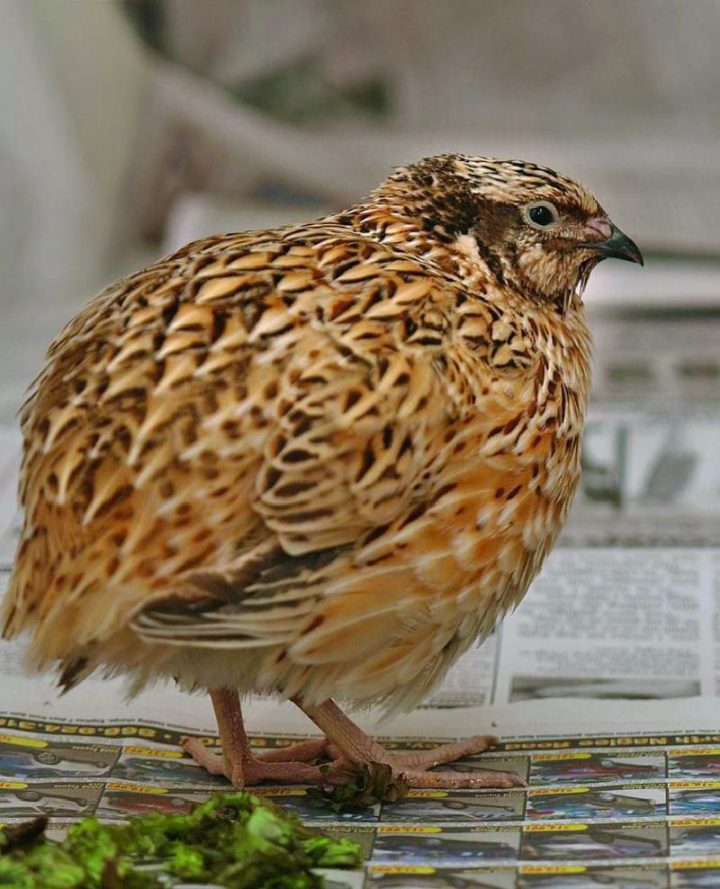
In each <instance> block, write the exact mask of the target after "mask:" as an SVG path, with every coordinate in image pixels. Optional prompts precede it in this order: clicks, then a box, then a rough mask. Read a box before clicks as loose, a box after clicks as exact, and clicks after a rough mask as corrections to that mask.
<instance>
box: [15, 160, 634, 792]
mask: <svg viewBox="0 0 720 889" xmlns="http://www.w3.org/2000/svg"><path fill="white" fill-rule="evenodd" d="M605 257H618V258H620V259H626V260H630V261H632V262H639V263H641V262H642V256H641V253H640V251H639V250H638V248H637V246H636V245H635V244H634V243H633V242H632V241H631V240H630V239H629V238H628V237H627V236H626V235H624V234H623V233H622V232H621V231H620V230H619V229H618V228H616V226H615V225H614V224H613V223H612V222H611V221H610V220H609V218H608V217H607V215H606V213H605V211H604V210H603V209H602V207H601V206H600V205H599V204H598V202H597V201H596V200H595V198H594V197H593V196H592V195H591V194H590V193H589V192H588V191H586V190H585V189H584V188H583V187H582V186H581V185H579V184H578V183H577V182H575V181H573V180H572V179H569V178H566V177H564V176H561V175H559V174H557V173H556V172H554V171H553V170H550V169H547V168H545V167H541V166H538V165H536V164H532V163H525V162H521V161H508V160H495V159H490V158H482V157H468V156H464V155H442V156H437V157H430V158H426V159H424V160H421V161H419V162H417V163H414V164H411V165H410V166H407V167H404V168H400V169H398V170H397V171H396V172H394V173H393V174H392V175H391V176H390V177H389V178H388V179H387V181H386V182H385V183H384V184H383V185H381V186H380V187H379V188H378V189H377V190H376V191H374V192H373V193H372V194H371V195H370V197H369V198H368V199H366V200H364V201H362V202H360V203H358V204H356V205H355V206H353V207H351V208H350V209H348V210H346V211H344V212H341V213H337V214H335V215H332V216H328V217H326V218H323V219H319V220H316V221H313V222H308V223H307V224H304V225H296V226H292V227H286V228H279V229H274V230H267V231H256V232H243V233H233V234H226V235H218V236H215V237H210V238H206V239H204V240H200V241H195V242H194V243H191V244H188V245H187V246H186V247H183V248H182V249H181V250H179V251H178V252H176V253H174V254H173V255H172V256H169V257H167V258H165V259H162V260H160V261H159V262H157V263H155V264H154V265H151V266H150V267H148V268H146V269H144V270H143V271H140V272H138V273H137V274H134V275H131V276H130V277H127V278H124V279H123V280H121V281H119V282H118V283H116V284H114V285H113V286H111V287H110V288H108V289H107V290H105V291H104V292H102V293H101V294H100V295H99V296H97V297H96V298H95V299H94V300H93V301H92V302H91V303H90V304H89V305H88V306H87V307H86V308H85V309H84V310H83V311H81V312H80V314H79V315H78V316H77V317H76V318H75V319H74V320H73V321H71V322H70V323H69V324H68V325H67V326H66V327H65V329H64V330H63V331H62V332H61V333H60V335H59V336H58V338H57V339H56V340H55V342H54V343H53V344H52V346H51V347H50V349H49V351H48V354H47V359H46V362H45V366H44V369H43V370H42V372H41V373H40V375H39V376H38V378H37V380H36V381H35V383H34V385H33V387H32V389H31V392H30V394H29V397H28V399H27V401H26V403H25V405H24V406H23V408H22V412H21V421H22V431H23V436H24V458H23V464H22V473H21V483H20V498H21V504H22V507H23V511H24V527H23V530H22V534H21V540H20V543H19V548H18V553H17V561H16V564H15V569H14V572H13V574H12V578H11V581H10V586H9V590H8V594H7V598H6V602H5V606H4V633H5V636H6V637H8V638H12V637H14V636H16V635H18V634H20V633H22V632H23V631H29V632H30V633H31V635H32V638H31V640H30V645H29V653H30V660H31V662H32V665H33V666H34V667H35V668H37V669H43V668H47V667H49V666H52V665H55V666H57V667H58V669H59V672H60V682H61V685H62V686H63V687H64V688H70V687H72V686H74V685H75V684H77V683H78V682H80V681H81V680H82V679H83V678H84V677H85V676H87V675H88V674H89V673H90V672H92V671H93V670H94V669H95V668H96V667H104V669H105V670H106V671H107V673H108V674H116V673H122V674H124V675H126V676H128V677H129V681H130V684H131V690H137V689H140V688H142V687H143V686H144V685H146V684H147V683H148V682H150V681H152V680H153V679H155V678H156V677H175V678H176V680H177V681H178V682H179V683H180V685H181V687H183V688H187V689H189V690H192V689H207V690H208V691H209V693H210V695H211V698H212V702H213V705H214V709H215V713H216V716H217V721H218V727H219V731H220V738H221V743H222V751H223V752H222V756H217V755H215V754H214V753H212V752H210V750H208V749H206V748H204V747H202V746H201V745H200V744H199V743H198V742H196V741H195V742H192V741H191V742H188V744H187V748H188V750H189V752H190V753H191V754H192V755H193V756H194V757H195V758H196V759H197V760H198V761H199V762H200V763H202V764H203V765H205V766H206V767H207V768H208V769H210V770H211V771H213V772H216V773H223V774H225V775H227V776H228V777H229V778H230V780H232V781H233V783H234V784H235V785H236V786H244V785H246V784H252V783H257V782H259V781H262V780H270V781H276V782H277V781H288V782H291V781H301V782H313V781H320V780H322V781H327V780H333V776H334V777H335V779H336V780H340V778H339V776H340V775H341V774H344V773H346V770H347V769H348V768H349V767H350V766H357V767H361V766H362V764H367V763H372V762H379V763H383V764H385V766H389V767H390V768H391V770H392V773H393V774H394V775H400V774H402V775H403V776H404V778H405V780H406V782H407V783H408V784H409V785H410V786H413V787H479V786H499V787H507V786H511V785H512V784H514V783H519V779H518V778H516V777H515V776H512V775H509V774H507V773H502V772H478V771H475V772H468V773H463V772H458V771H452V772H451V771H446V772H442V771H440V772H437V771H429V770H430V769H431V768H432V767H434V766H437V765H439V764H442V763H447V762H450V761H452V760H454V759H455V758H458V757H461V756H463V755H467V754H471V753H476V752H480V751H482V750H484V749H486V748H487V747H488V746H490V745H491V744H492V743H493V742H494V739H493V738H492V737H489V736H478V737H474V738H471V739H469V740H466V741H458V742H455V743H450V744H446V745H443V746H440V747H437V748H435V749H434V750H431V751H426V752H418V753H413V754H409V755H407V756H398V755H392V754H390V753H389V752H387V751H386V750H385V749H384V748H383V747H381V746H380V745H379V744H378V743H377V742H375V741H373V740H372V739H371V738H370V737H368V736H367V735H366V734H364V732H362V731H361V730H360V728H359V727H357V726H356V725H355V724H354V723H353V722H352V721H351V720H350V719H349V718H348V717H347V716H346V715H345V714H344V713H343V711H342V710H341V709H340V707H339V706H338V705H337V704H336V703H335V701H334V700H333V699H337V700H339V701H344V702H347V703H349V704H351V705H353V706H355V707H364V706H367V705H381V706H383V707H385V708H386V710H388V711H391V712H392V711H397V710H403V709H408V708H411V707H413V706H414V705H415V704H417V703H418V702H419V701H420V700H421V699H422V698H423V697H424V696H425V695H426V694H427V693H428V692H429V690H430V689H432V688H433V687H434V686H435V685H436V684H437V683H438V682H439V681H440V680H441V679H442V678H443V676H444V675H445V673H446V671H447V670H448V668H449V667H450V666H451V665H452V664H453V662H454V661H455V660H456V659H457V658H458V656H459V655H461V654H462V653H463V652H464V651H465V650H466V649H467V648H468V647H469V646H470V645H471V644H473V643H474V642H477V641H478V640H482V639H483V638H484V637H486V636H487V635H488V633H490V632H491V630H492V629H493V626H494V625H495V623H496V621H497V620H498V619H499V618H501V617H502V615H503V614H504V613H505V612H506V611H507V610H508V609H509V608H512V607H513V606H515V605H516V604H517V603H518V602H519V600H520V599H521V598H522V596H523V595H524V594H525V592H526V590H527V588H528V586H529V584H530V582H531V580H532V579H533V577H534V576H535V575H536V574H537V572H538V570H539V569H540V566H541V565H542V562H543V559H544V558H545V556H546V554H547V553H548V551H549V549H550V548H551V546H552V545H553V542H554V540H555V538H556V536H557V534H558V531H559V530H560V528H561V526H562V524H563V521H564V519H565V517H566V514H567V512H568V507H569V505H570V501H571V499H572V496H573V493H574V491H575V488H576V485H577V482H578V474H579V470H580V445H581V435H582V428H583V418H584V414H585V405H586V400H587V393H588V384H589V377H590V348H591V342H590V334H589V331H588V327H587V325H586V320H585V313H584V309H583V303H582V291H583V288H584V286H585V284H586V282H587V279H588V276H589V274H590V272H591V271H592V269H593V268H594V267H595V265H596V264H597V263H598V262H599V261H600V260H601V259H603V258H605ZM252 692H255V693H260V694H271V695H277V696H279V697H281V698H284V699H290V700H292V701H293V702H294V703H295V704H297V706H298V707H300V708H301V709H302V710H303V711H304V712H305V713H306V714H307V715H308V716H309V718H310V719H311V720H313V721H314V722H315V724H316V725H317V726H318V727H319V728H320V729H321V731H322V732H323V734H324V736H325V739H324V740H319V741H307V742H301V743H300V744H297V745H294V746H293V747H290V748H288V749H287V750H285V751H282V752H277V751H276V752H273V753H269V754H266V755H265V757H264V758H263V757H262V756H255V755H253V753H252V752H251V750H250V746H249V743H248V740H247V736H246V734H245V730H244V728H243V720H242V713H241V704H240V700H241V696H243V695H245V694H248V693H252ZM323 753H324V754H325V755H326V756H328V757H330V758H331V759H333V764H331V765H330V766H329V768H325V769H323V770H322V771H321V769H320V768H319V767H318V766H317V765H316V764H315V761H316V759H317V757H318V756H320V755H321V754H323ZM344 770H345V771H344Z"/></svg>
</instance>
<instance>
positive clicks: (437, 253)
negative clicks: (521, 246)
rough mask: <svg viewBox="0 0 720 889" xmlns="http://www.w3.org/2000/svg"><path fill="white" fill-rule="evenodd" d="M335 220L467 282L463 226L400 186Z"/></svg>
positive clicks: (467, 270)
mask: <svg viewBox="0 0 720 889" xmlns="http://www.w3.org/2000/svg"><path fill="white" fill-rule="evenodd" d="M332 221H334V222H338V223H340V224H341V225H343V226H347V227H348V228H351V229H352V230H353V231H355V232H357V233H358V234H361V235H364V236H366V237H369V238H372V240H374V241H379V242H380V243H381V244H383V245H385V246H386V247H389V248H391V249H393V250H396V251H397V252H398V253H404V254H407V255H408V256H410V257H412V258H413V259H414V260H416V261H417V262H419V263H420V264H421V265H424V266H426V267H429V268H432V269H433V270H434V271H438V272H441V273H442V274H444V275H447V276H449V277H451V278H453V279H456V280H457V281H458V282H460V283H462V284H464V285H465V286H467V285H468V283H469V282H468V273H469V272H470V271H471V268H470V266H469V264H468V262H467V257H466V256H465V254H464V251H463V250H462V249H460V248H459V247H458V242H459V239H461V238H462V237H463V234H462V231H463V230H462V228H461V227H459V226H458V225H457V224H456V223H449V222H447V221H444V220H443V218H442V215H441V214H440V213H437V214H434V213H433V211H432V208H430V207H427V206H426V207H420V206H418V204H417V203H415V202H414V201H413V200H411V199H410V198H409V196H408V194H407V193H406V192H405V191H404V190H403V189H401V188H397V189H394V190H393V189H390V188H388V187H387V185H386V186H385V187H384V188H383V190H382V193H381V194H379V193H375V194H374V195H371V196H370V197H369V198H368V199H367V200H366V201H363V202H362V203H359V204H355V205H354V206H353V207H350V208H349V209H348V210H345V211H344V212H342V213H339V214H337V216H335V217H333V218H332Z"/></svg>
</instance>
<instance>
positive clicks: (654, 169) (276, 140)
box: [0, 0, 720, 541]
mask: <svg viewBox="0 0 720 889" xmlns="http://www.w3.org/2000/svg"><path fill="white" fill-rule="evenodd" d="M2 12H3V19H2V29H1V30H0V84H2V86H0V90H2V105H1V107H0V258H1V262H2V277H1V278H0V328H1V332H0V371H1V373H0V422H4V423H6V424H12V423H13V422H14V420H13V416H14V413H15V411H16V409H17V406H18V404H19V402H20V399H21V395H22V391H23V389H24V388H25V386H26V385H27V384H28V382H29V381H30V379H31V377H32V376H33V374H34V373H35V372H36V371H37V369H38V367H39V365H40V362H41V360H42V355H43V352H44V350H45V348H46V346H47V344H48V342H49V340H50V339H51V337H52V336H53V335H54V333H55V332H56V331H57V330H58V328H59V327H60V325H61V324H62V323H63V322H64V321H65V320H66V319H68V318H69V317H70V316H71V315H72V313H73V312H74V311H75V310H76V309H77V308H78V307H79V306H80V305H82V304H83V303H84V302H86V301H87V299H89V298H90V297H91V296H92V295H93V294H94V293H95V292H96V291H97V290H98V289H99V288H100V287H102V286H104V285H106V284H108V283H110V282H111V281H112V280H113V279H114V278H116V277H118V276H119V275H121V274H125V273H127V272H130V271H133V270H135V269H136V268H137V267H139V266H141V265H143V264H146V263H148V262H150V261H152V260H153V259H154V258H156V257H158V256H160V255H162V254H163V253H166V252H168V251H170V250H172V249H174V248H175V247H177V246H179V245H181V244H182V243H184V242H186V241H188V240H190V239H192V238H194V237H198V236H201V235H206V234H210V233H213V232H218V231H229V230H239V229H246V228H261V227H266V226H269V225H275V224H282V223H285V222H294V221H298V220H302V219H304V218H310V217H313V216H316V215H319V214H321V213H324V212H326V211H328V210H334V209H337V208H340V207H342V206H343V205H347V204H349V203H351V202H353V201H354V200H356V199H357V198H359V197H361V196H363V195H364V194H366V193H367V191H368V190H369V189H371V188H373V187H374V186H375V185H377V184H378V183H379V182H380V181H381V180H382V179H383V178H384V177H385V176H386V175H387V173H388V172H389V170H390V169H391V168H392V167H394V166H397V165H400V164H403V163H406V162H409V161H412V160H414V159H416V158H418V157H420V156H422V155H425V154H430V153H436V152H440V151H462V152H467V153H472V154H490V155H497V156H504V157H508V156H509V157H520V158H524V159H528V160H533V161H537V162H541V163H546V164H548V165H550V166H553V167H556V168H557V169H559V170H561V171H562V172H564V173H567V174H570V175H573V176H575V177H577V178H579V179H581V180H582V181H584V182H585V183H586V184H587V185H588V186H589V187H590V188H591V190H592V191H593V192H594V193H595V194H596V195H597V196H598V197H599V199H600V201H601V203H602V204H603V205H604V206H605V207H606V208H607V209H608V210H609V211H610V213H611V214H612V216H613V218H614V219H615V220H616V221H617V223H618V224H619V225H620V226H621V227H622V228H623V229H624V230H625V231H627V232H628V233H629V234H630V235H631V236H632V237H633V238H634V239H635V240H636V241H637V242H638V243H639V244H640V245H641V247H642V248H643V250H644V252H645V254H646V257H647V260H648V261H647V265H646V267H645V269H644V270H641V269H639V268H638V267H635V266H629V265H628V264H620V263H617V264H614V265H613V264H611V263H606V264H604V265H603V266H601V267H600V269H598V270H597V271H596V272H595V274H594V276H593V280H592V282H591V286H590V288H589V290H588V294H587V303H588V306H589V309H590V312H591V314H592V319H593V326H594V329H595V332H596V339H597V343H598V346H597V362H596V363H597V368H596V375H595V390H594V399H595V401H594V404H595V405H596V413H595V415H594V416H595V419H594V420H593V423H594V425H593V423H591V425H590V427H589V433H588V454H587V456H586V462H587V465H586V470H587V472H586V483H585V486H584V489H583V495H582V497H581V503H580V505H579V507H578V509H579V510H580V511H582V509H583V503H582V502H583V500H584V503H585V505H586V506H587V505H588V504H590V505H594V508H600V507H602V509H607V510H609V511H610V512H611V513H613V511H614V512H617V511H618V510H620V511H622V510H623V509H625V510H627V509H628V508H629V507H628V504H635V508H637V509H641V508H642V509H645V510H647V509H650V508H651V507H652V508H654V507H653V504H655V505H656V506H658V505H659V506H658V508H659V509H660V512H661V513H662V514H663V515H667V514H669V513H667V505H668V504H669V503H671V502H673V503H675V504H676V506H677V508H680V507H679V506H678V504H680V503H684V504H685V506H686V507H687V509H688V510H692V509H696V508H701V509H702V510H705V513H707V514H708V515H709V516H711V518H712V521H711V522H710V521H709V522H705V523H704V524H703V528H704V529H708V528H710V527H712V529H713V530H712V534H715V533H717V534H718V536H720V518H719V516H720V469H717V467H716V470H717V471H716V472H715V474H713V469H712V466H713V465H715V464H716V463H717V460H716V454H717V442H718V440H719V439H718V436H717V435H716V434H715V432H713V431H712V430H717V429H718V428H720V425H718V423H717V422H716V420H715V419H714V414H713V411H714V410H715V408H716V407H717V406H718V404H719V403H720V394H719V390H720V323H719V322H720V225H719V223H718V213H719V211H718V208H719V207H720V54H719V53H718V46H720V3H718V2H717V0H693V2H692V3H681V2H677V0H604V2H602V3H598V2H596V0H543V2H538V0H443V2H438V0H362V2H357V0H126V2H120V0H3V4H2ZM603 410H605V411H606V412H605V413H603ZM608 410H609V411H610V415H608V414H607V411H608ZM688 411H689V412H690V414H689V415H688V414H687V412H688ZM613 412H614V413H613ZM683 412H685V413H683ZM711 414H712V416H711ZM608 416H609V417H610V418H609V419H608ZM695 420H697V421H698V422H699V423H700V426H701V431H700V432H699V433H698V434H697V435H695V434H693V433H692V431H688V430H691V429H692V428H694V427H692V423H693V422H695ZM703 424H705V425H703ZM708 424H709V427H708V428H710V430H711V432H710V433H708V432H707V429H706V427H707V426H708ZM643 436H644V438H643ZM637 441H641V442H645V444H643V445H642V448H645V450H644V451H642V453H643V454H646V455H650V456H648V459H647V461H646V462H645V463H642V461H641V464H642V465H640V466H639V467H638V465H637V459H638V458H637V454H638V448H639V447H641V446H640V445H638V444H637V443H636V442H637ZM648 442H650V444H648ZM693 461H694V462H693ZM692 491H696V492H697V496H695V495H692V494H690V493H688V492H692ZM693 498H694V499H693ZM688 504H689V505H688ZM661 507H662V508H661ZM663 509H665V512H663ZM589 515H590V513H589ZM592 515H595V513H592ZM713 523H715V524H713ZM674 524H675V525H677V524H678V523H677V514H676V515H675V519H674ZM608 533H610V532H609V531H608V532H603V534H604V536H603V535H600V538H599V539H600V540H601V541H602V540H606V539H607V534H608ZM668 533H670V532H668ZM703 533H704V532H703ZM707 533H710V531H708V532H707ZM712 534H711V536H712ZM692 539H693V540H696V539H697V535H696V536H695V537H692ZM703 539H704V538H703Z"/></svg>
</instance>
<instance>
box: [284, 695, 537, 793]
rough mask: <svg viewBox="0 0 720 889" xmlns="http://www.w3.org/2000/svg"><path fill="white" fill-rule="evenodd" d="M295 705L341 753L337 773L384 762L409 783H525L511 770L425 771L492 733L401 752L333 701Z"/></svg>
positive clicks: (474, 749)
mask: <svg viewBox="0 0 720 889" xmlns="http://www.w3.org/2000/svg"><path fill="white" fill-rule="evenodd" d="M295 704H297V706H298V707H300V709H301V710H302V711H303V712H304V713H305V714H306V715H307V716H309V717H310V719H312V721H313V722H314V723H315V725H317V726H318V728H319V729H320V730H321V731H322V732H324V734H325V735H326V736H327V738H328V740H329V741H330V742H331V743H332V745H334V746H335V747H337V748H338V749H339V750H340V751H341V753H342V757H341V758H340V759H338V760H337V761H336V763H335V766H334V768H335V770H337V772H338V774H340V773H341V771H342V765H343V761H344V762H345V763H346V764H356V765H357V764H365V765H367V764H370V763H384V764H386V765H389V766H390V767H391V768H392V770H393V774H394V775H395V776H396V777H398V778H402V779H403V780H404V781H405V783H406V784H408V785H409V786H410V787H426V788H430V787H442V788H479V787H502V788H506V787H524V786H525V782H524V781H523V779H522V778H520V777H519V776H518V775H515V774H513V773H512V772H492V771H485V772H428V771H426V769H429V768H432V767H433V766H436V765H441V764H443V763H446V762H450V761H452V760H453V759H456V758H458V757H460V756H468V755H470V754H471V753H479V752H481V751H483V750H487V749H488V747H491V746H493V745H494V744H496V743H497V739H496V738H494V737H492V736H487V737H485V736H478V737H474V738H469V739H468V740H467V741H456V742H453V743H451V744H443V745H442V746H440V747H437V748H435V749H434V750H427V751H419V752H417V753H409V754H405V755H400V756H394V755H393V754H391V753H388V752H387V751H386V750H385V748H384V747H382V746H381V745H380V744H378V743H377V742H376V741H373V739H372V738H370V737H369V736H368V735H366V734H365V732H363V731H362V729H360V728H358V726H356V725H355V723H354V722H352V720H350V719H348V717H347V716H346V715H345V714H344V713H343V712H342V710H341V709H340V708H339V707H338V706H337V704H336V703H335V702H334V701H331V700H328V701H325V702H324V703H323V704H319V705H318V706H306V705H304V704H303V703H302V702H301V701H297V700H296V701H295Z"/></svg>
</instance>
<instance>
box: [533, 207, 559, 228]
mask: <svg viewBox="0 0 720 889" xmlns="http://www.w3.org/2000/svg"><path fill="white" fill-rule="evenodd" d="M525 219H526V221H527V222H529V223H530V225H532V226H534V227H535V228H547V227H548V226H549V225H552V224H553V223H554V222H557V221H558V211H557V210H556V208H555V206H554V204H551V203H550V202H549V201H538V202H537V203H535V204H530V205H529V206H527V207H526V208H525Z"/></svg>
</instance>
